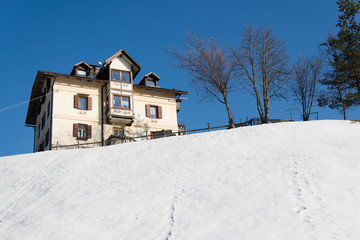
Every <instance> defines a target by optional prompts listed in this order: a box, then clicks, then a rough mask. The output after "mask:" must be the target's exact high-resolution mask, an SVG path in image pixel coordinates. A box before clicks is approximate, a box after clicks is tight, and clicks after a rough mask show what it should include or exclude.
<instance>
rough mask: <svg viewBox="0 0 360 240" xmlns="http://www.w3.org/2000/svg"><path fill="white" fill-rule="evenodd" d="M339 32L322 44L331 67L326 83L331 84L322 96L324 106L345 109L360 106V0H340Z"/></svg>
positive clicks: (323, 82) (343, 110)
mask: <svg viewBox="0 0 360 240" xmlns="http://www.w3.org/2000/svg"><path fill="white" fill-rule="evenodd" d="M337 5H338V10H339V16H338V23H337V24H336V26H337V27H338V28H339V31H338V33H337V34H336V35H331V36H329V37H328V39H327V42H326V43H323V44H321V45H322V46H323V47H324V52H325V54H326V56H327V57H328V63H329V65H330V67H331V70H330V71H329V72H328V74H327V78H326V79H324V80H323V81H322V84H324V85H325V86H327V87H328V90H329V91H328V92H324V93H323V95H322V97H321V98H320V99H319V105H320V106H326V105H327V106H329V107H330V108H336V109H339V110H341V111H342V112H344V118H346V114H345V110H346V109H347V108H349V107H350V106H352V105H359V104H360V101H359V99H360V98H359V96H360V25H359V24H358V23H357V21H356V17H357V14H358V13H359V11H360V1H359V0H338V1H337Z"/></svg>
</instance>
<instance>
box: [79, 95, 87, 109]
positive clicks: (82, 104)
mask: <svg viewBox="0 0 360 240" xmlns="http://www.w3.org/2000/svg"><path fill="white" fill-rule="evenodd" d="M79 109H87V97H79Z"/></svg>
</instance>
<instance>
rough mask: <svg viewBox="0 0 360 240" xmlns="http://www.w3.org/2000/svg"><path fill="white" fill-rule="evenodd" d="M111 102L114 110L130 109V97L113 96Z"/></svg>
mask: <svg viewBox="0 0 360 240" xmlns="http://www.w3.org/2000/svg"><path fill="white" fill-rule="evenodd" d="M113 100H114V107H115V108H125V109H130V97H124V96H117V95H114V97H113Z"/></svg>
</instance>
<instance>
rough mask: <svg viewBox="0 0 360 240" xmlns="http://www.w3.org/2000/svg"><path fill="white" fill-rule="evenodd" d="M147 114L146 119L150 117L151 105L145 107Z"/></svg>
mask: <svg viewBox="0 0 360 240" xmlns="http://www.w3.org/2000/svg"><path fill="white" fill-rule="evenodd" d="M145 113H146V117H150V105H149V104H146V105H145Z"/></svg>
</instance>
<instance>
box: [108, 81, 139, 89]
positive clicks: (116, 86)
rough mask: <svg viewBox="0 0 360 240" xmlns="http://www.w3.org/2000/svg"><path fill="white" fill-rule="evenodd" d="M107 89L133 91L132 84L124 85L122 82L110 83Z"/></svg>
mask: <svg viewBox="0 0 360 240" xmlns="http://www.w3.org/2000/svg"><path fill="white" fill-rule="evenodd" d="M107 87H108V89H114V90H126V91H132V90H133V85H132V83H124V82H120V81H109V83H108V86H107Z"/></svg>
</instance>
